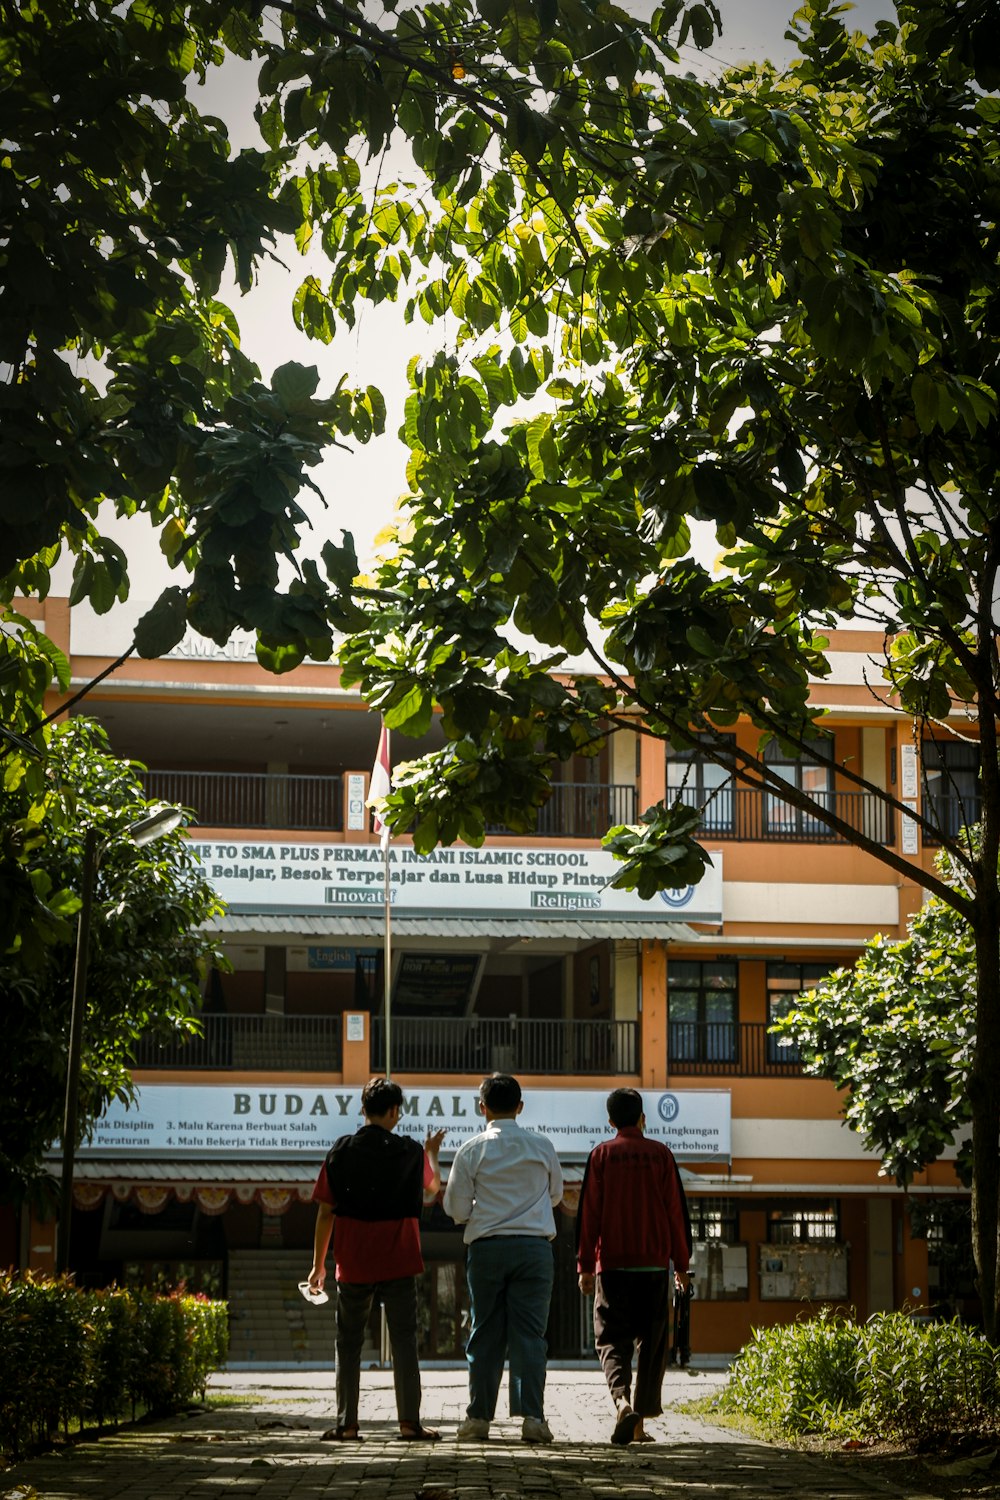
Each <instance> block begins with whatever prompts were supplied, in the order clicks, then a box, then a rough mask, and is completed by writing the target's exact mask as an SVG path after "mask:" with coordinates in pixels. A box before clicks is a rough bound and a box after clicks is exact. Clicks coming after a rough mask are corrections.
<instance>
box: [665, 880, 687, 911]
mask: <svg viewBox="0 0 1000 1500" xmlns="http://www.w3.org/2000/svg"><path fill="white" fill-rule="evenodd" d="M693 895H694V886H693V885H686V886H684V887H683V888H682V889H681V890H677V891H661V892H660V900H661V901H662V902H663V904H664V906H670V907H673V909H674V911H679V910H680V908H681V907H682V906H687V904H688V902H689V901H690V900H691V897H692V896H693Z"/></svg>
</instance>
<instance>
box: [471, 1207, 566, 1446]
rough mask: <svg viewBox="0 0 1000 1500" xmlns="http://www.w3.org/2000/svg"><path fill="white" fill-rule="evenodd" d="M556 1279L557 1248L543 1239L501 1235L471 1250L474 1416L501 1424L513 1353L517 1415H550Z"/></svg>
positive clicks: (512, 1384)
mask: <svg viewBox="0 0 1000 1500" xmlns="http://www.w3.org/2000/svg"><path fill="white" fill-rule="evenodd" d="M554 1274H555V1267H554V1263H553V1258H552V1246H551V1244H550V1243H549V1241H548V1240H543V1239H541V1238H540V1237H537V1236H531V1235H522V1236H511V1237H510V1238H503V1237H499V1236H498V1237H497V1238H495V1239H485V1240H474V1241H473V1242H472V1244H471V1245H470V1246H469V1249H468V1256H467V1260H466V1277H467V1280H468V1284H469V1306H470V1311H471V1314H472V1327H471V1329H470V1331H469V1341H468V1343H467V1344H466V1346H465V1357H466V1359H467V1360H468V1362H469V1398H470V1399H469V1405H468V1408H467V1412H468V1415H469V1416H470V1417H478V1418H481V1419H482V1420H484V1421H487V1422H491V1421H492V1420H493V1417H494V1416H495V1414H496V1407H497V1395H498V1393H499V1391H500V1381H501V1378H502V1377H503V1364H504V1359H505V1357H506V1356H507V1353H508V1350H509V1352H510V1414H511V1416H512V1417H538V1418H541V1417H543V1416H544V1415H545V1413H544V1406H543V1403H544V1398H545V1358H546V1355H547V1353H548V1344H547V1343H546V1340H545V1327H546V1324H547V1323H548V1321H549V1303H550V1302H551V1300H552V1281H553V1277H554Z"/></svg>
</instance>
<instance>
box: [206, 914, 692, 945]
mask: <svg viewBox="0 0 1000 1500" xmlns="http://www.w3.org/2000/svg"><path fill="white" fill-rule="evenodd" d="M205 930H206V931H207V932H215V933H218V934H219V936H220V937H254V938H256V939H257V940H258V941H260V940H262V939H264V938H267V937H275V938H278V937H288V938H298V939H299V940H300V941H301V940H302V939H309V938H312V939H315V940H316V941H324V942H329V941H331V940H333V939H340V940H341V941H344V940H345V939H352V940H354V941H357V942H368V943H378V942H381V940H382V937H383V936H384V933H385V919H384V917H359V916H353V915H349V914H344V915H333V914H331V915H330V916H326V915H323V916H303V915H299V914H291V913H290V914H288V915H285V914H284V913H281V914H275V913H266V912H240V911H228V912H226V914H225V916H222V917H215V918H214V919H213V920H212V921H211V922H206V923H205ZM392 931H393V935H394V938H395V940H396V942H397V943H398V942H405V940H406V939H407V938H439V939H440V938H508V939H509V940H510V941H511V942H520V941H525V940H528V939H539V940H542V939H545V938H558V939H560V940H562V941H564V942H565V941H567V940H574V941H577V942H580V943H595V942H600V941H602V940H604V939H608V940H614V939H621V938H647V939H652V938H660V939H662V940H665V941H669V942H675V943H695V942H698V940H699V938H700V937H701V934H699V933H697V932H696V931H695V930H694V928H693V927H690V926H689V925H688V924H687V923H686V922H670V921H664V922H658V921H655V920H654V919H652V918H644V919H643V920H641V921H630V920H629V918H628V917H614V916H608V917H605V918H603V919H602V920H596V919H588V920H587V921H585V922H584V921H577V920H573V919H570V918H566V919H561V918H558V917H548V918H545V919H541V918H539V919H537V920H532V918H530V917H512V918H510V919H509V920H502V919H500V918H499V917H484V918H477V919H476V920H472V919H471V918H464V917H395V916H394V917H393V919H392Z"/></svg>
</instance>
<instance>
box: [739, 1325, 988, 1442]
mask: <svg viewBox="0 0 1000 1500" xmlns="http://www.w3.org/2000/svg"><path fill="white" fill-rule="evenodd" d="M719 1406H720V1409H721V1410H723V1411H726V1410H728V1411H734V1412H742V1413H743V1414H745V1415H747V1416H750V1417H753V1418H754V1419H755V1420H756V1421H758V1422H760V1423H761V1425H762V1426H763V1427H765V1428H766V1429H768V1430H770V1431H773V1432H780V1433H783V1434H787V1435H790V1436H795V1435H797V1434H800V1433H807V1432H813V1433H826V1434H843V1433H845V1432H851V1433H854V1434H856V1435H858V1436H867V1437H877V1438H893V1439H896V1440H898V1441H901V1442H921V1441H927V1440H928V1439H934V1438H937V1437H944V1436H946V1435H950V1434H953V1433H965V1434H975V1435H982V1436H986V1435H988V1434H996V1433H997V1432H998V1431H1000V1353H998V1351H997V1350H996V1349H995V1348H993V1346H992V1345H990V1344H988V1343H987V1342H986V1340H985V1339H984V1338H983V1336H982V1334H980V1333H977V1332H975V1331H974V1330H971V1329H968V1328H965V1327H963V1326H962V1325H961V1324H960V1323H958V1322H957V1321H955V1322H951V1323H931V1322H924V1321H918V1320H916V1319H914V1318H912V1317H910V1316H909V1315H907V1314H906V1313H879V1314H877V1315H876V1316H874V1317H872V1318H869V1320H868V1321H867V1322H866V1323H864V1324H857V1323H854V1322H852V1321H851V1320H850V1319H848V1318H846V1317H844V1316H843V1315H842V1314H839V1313H832V1312H830V1311H828V1310H826V1309H824V1310H823V1311H822V1312H821V1313H820V1314H819V1315H818V1316H817V1317H814V1318H809V1319H803V1320H800V1321H798V1322H796V1323H794V1324H791V1325H789V1326H787V1327H780V1328H767V1329H757V1330H756V1331H755V1332H754V1334H753V1336H752V1338H751V1339H750V1341H749V1343H748V1344H747V1345H746V1347H745V1348H744V1349H743V1351H742V1352H741V1353H740V1355H739V1357H738V1358H737V1360H736V1361H735V1363H734V1365H733V1369H732V1375H731V1378H730V1381H729V1384H728V1386H727V1387H726V1389H725V1391H724V1393H723V1395H722V1397H721V1399H720V1402H719Z"/></svg>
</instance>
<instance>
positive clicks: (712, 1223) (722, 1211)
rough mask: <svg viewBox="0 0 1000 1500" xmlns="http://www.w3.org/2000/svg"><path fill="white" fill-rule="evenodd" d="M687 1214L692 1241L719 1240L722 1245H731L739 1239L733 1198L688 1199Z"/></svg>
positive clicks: (737, 1216) (737, 1218)
mask: <svg viewBox="0 0 1000 1500" xmlns="http://www.w3.org/2000/svg"><path fill="white" fill-rule="evenodd" d="M688 1213H689V1214H690V1216H691V1238H692V1239H693V1240H697V1241H699V1242H707V1241H709V1240H720V1241H721V1242H722V1244H724V1245H732V1244H733V1243H735V1241H736V1240H737V1239H738V1238H739V1215H738V1213H737V1210H736V1200H735V1198H689V1199H688Z"/></svg>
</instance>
